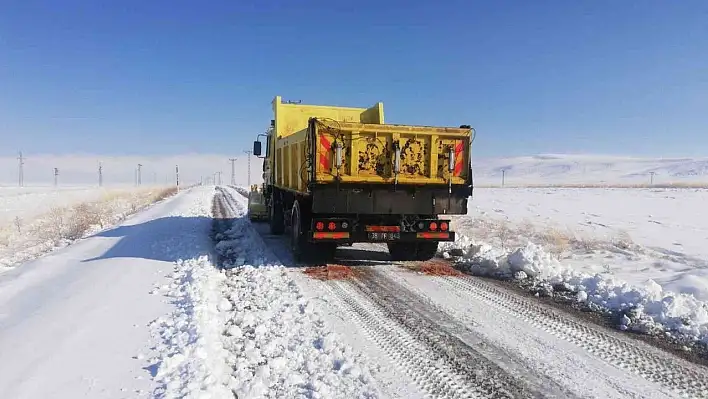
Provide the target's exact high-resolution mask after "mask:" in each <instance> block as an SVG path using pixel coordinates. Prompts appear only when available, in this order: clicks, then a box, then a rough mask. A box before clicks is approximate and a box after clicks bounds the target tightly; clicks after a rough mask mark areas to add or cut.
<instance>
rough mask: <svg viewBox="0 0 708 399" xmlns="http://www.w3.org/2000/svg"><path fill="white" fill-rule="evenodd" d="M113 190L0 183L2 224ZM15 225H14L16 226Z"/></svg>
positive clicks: (25, 218)
mask: <svg viewBox="0 0 708 399" xmlns="http://www.w3.org/2000/svg"><path fill="white" fill-rule="evenodd" d="M113 190H118V189H106V188H100V187H47V186H45V187H0V226H5V225H10V224H12V225H14V224H15V223H14V222H15V220H17V218H19V220H20V221H26V220H30V219H32V218H33V217H35V216H38V215H41V214H42V213H44V212H47V211H49V210H50V209H52V208H58V207H64V206H70V205H73V204H76V203H79V202H86V201H94V200H97V199H99V198H101V197H103V196H104V195H107V194H108V193H110V192H113ZM13 227H14V226H13Z"/></svg>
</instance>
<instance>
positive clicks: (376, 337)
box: [326, 282, 483, 398]
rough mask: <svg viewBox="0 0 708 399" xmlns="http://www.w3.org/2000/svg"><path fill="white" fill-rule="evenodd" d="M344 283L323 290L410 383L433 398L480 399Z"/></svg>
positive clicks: (431, 353)
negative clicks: (341, 305)
mask: <svg viewBox="0 0 708 399" xmlns="http://www.w3.org/2000/svg"><path fill="white" fill-rule="evenodd" d="M347 285H348V284H347V283H340V282H334V283H331V284H327V286H326V289H327V291H329V292H330V293H331V294H333V296H334V297H335V298H337V299H338V300H339V301H341V303H342V304H344V305H345V307H344V308H345V311H347V313H349V315H350V316H351V318H352V319H353V320H354V321H355V322H356V324H358V325H359V326H360V327H361V328H362V329H363V330H364V332H365V333H366V335H367V336H368V337H369V338H370V339H371V340H372V341H373V342H374V343H376V345H378V346H379V347H380V348H381V349H382V350H383V351H384V352H385V353H386V354H387V355H388V356H390V357H391V359H393V360H394V361H395V362H397V363H399V364H400V365H401V367H402V368H403V371H405V372H406V373H407V374H409V375H410V376H411V377H412V380H413V381H414V382H415V383H416V385H418V386H419V387H420V388H422V389H423V390H424V391H426V392H428V393H429V394H431V395H435V397H440V398H481V397H483V395H482V392H479V391H478V389H477V388H476V387H475V386H472V385H469V384H468V382H467V381H466V380H465V378H464V377H462V376H460V375H458V374H456V373H455V371H454V370H453V369H452V367H450V366H449V365H446V364H444V363H440V362H437V361H430V360H431V359H435V358H436V356H435V353H434V352H432V351H431V350H430V349H429V348H426V347H425V346H424V345H422V344H421V343H420V342H418V341H417V340H416V338H415V337H414V336H412V335H411V334H409V333H407V332H406V331H404V330H403V329H401V328H400V327H399V326H397V325H396V324H395V323H393V322H392V321H391V320H390V319H388V317H387V316H386V315H385V314H384V313H383V312H382V311H381V310H380V309H378V308H377V307H376V306H375V305H373V304H371V303H370V302H368V301H367V300H366V299H364V298H363V297H362V296H360V295H359V294H358V293H357V292H355V291H354V290H352V289H351V287H347Z"/></svg>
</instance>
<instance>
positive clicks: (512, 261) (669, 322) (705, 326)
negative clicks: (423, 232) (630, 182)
mask: <svg viewBox="0 0 708 399" xmlns="http://www.w3.org/2000/svg"><path fill="white" fill-rule="evenodd" d="M440 248H441V251H442V253H443V256H444V257H446V258H452V259H454V261H455V262H456V263H457V264H458V265H459V267H460V268H462V269H463V270H465V271H467V272H469V273H471V274H474V275H483V276H491V277H497V278H504V279H508V278H513V279H516V280H518V281H524V282H526V283H529V282H531V283H533V285H534V286H535V287H536V288H539V289H542V290H544V291H545V292H546V293H548V294H553V293H554V292H561V293H566V294H568V293H570V294H572V295H574V296H575V298H576V300H577V301H578V302H581V303H585V304H587V305H588V306H589V307H591V308H599V309H605V310H610V311H615V312H619V313H620V314H621V315H622V317H621V323H622V324H621V326H620V328H622V329H628V330H633V331H640V332H647V333H659V332H661V333H665V334H667V335H669V336H672V337H674V338H678V339H681V338H690V339H693V340H698V341H700V342H703V343H705V344H708V302H705V301H701V300H699V299H697V298H696V297H695V296H694V295H690V294H677V293H674V292H671V291H668V290H665V289H664V288H662V287H661V286H660V285H659V284H657V283H656V282H655V281H654V280H652V279H647V280H646V281H645V283H644V284H643V285H630V284H628V283H627V282H625V281H622V280H620V279H617V278H614V277H613V276H611V275H607V274H602V273H596V274H588V273H584V272H579V271H577V270H574V269H573V268H572V267H571V266H569V265H567V264H563V263H561V262H559V261H558V260H557V259H556V258H554V257H553V256H551V255H550V254H549V253H547V252H546V251H545V250H544V248H543V247H541V246H538V245H535V244H533V243H530V242H529V243H528V244H527V245H526V246H525V247H520V248H516V249H513V250H511V251H503V250H500V249H498V248H495V247H493V246H491V245H489V244H486V243H484V242H476V241H474V240H471V239H469V238H467V237H465V236H460V237H459V239H458V240H457V241H456V242H454V243H444V244H441V246H440Z"/></svg>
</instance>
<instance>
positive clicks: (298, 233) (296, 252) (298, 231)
mask: <svg viewBox="0 0 708 399" xmlns="http://www.w3.org/2000/svg"><path fill="white" fill-rule="evenodd" d="M291 218H292V219H291V221H292V225H291V229H290V234H291V235H290V248H291V251H292V254H293V259H294V260H295V261H296V262H306V263H326V262H328V261H330V260H332V259H333V258H334V254H335V252H336V251H337V244H336V243H328V242H323V243H312V242H310V241H308V240H307V234H306V233H307V228H308V226H309V225H310V216H309V214H308V213H307V211H303V210H302V208H300V203H299V202H298V201H295V204H293V212H292V215H291Z"/></svg>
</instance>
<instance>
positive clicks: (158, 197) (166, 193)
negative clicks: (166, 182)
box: [153, 187, 177, 202]
mask: <svg viewBox="0 0 708 399" xmlns="http://www.w3.org/2000/svg"><path fill="white" fill-rule="evenodd" d="M175 194H177V187H169V188H165V189H163V190H160V191H159V192H158V193H157V194H155V196H154V197H153V202H157V201H162V200H164V199H166V198H169V197H171V196H173V195H175Z"/></svg>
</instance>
